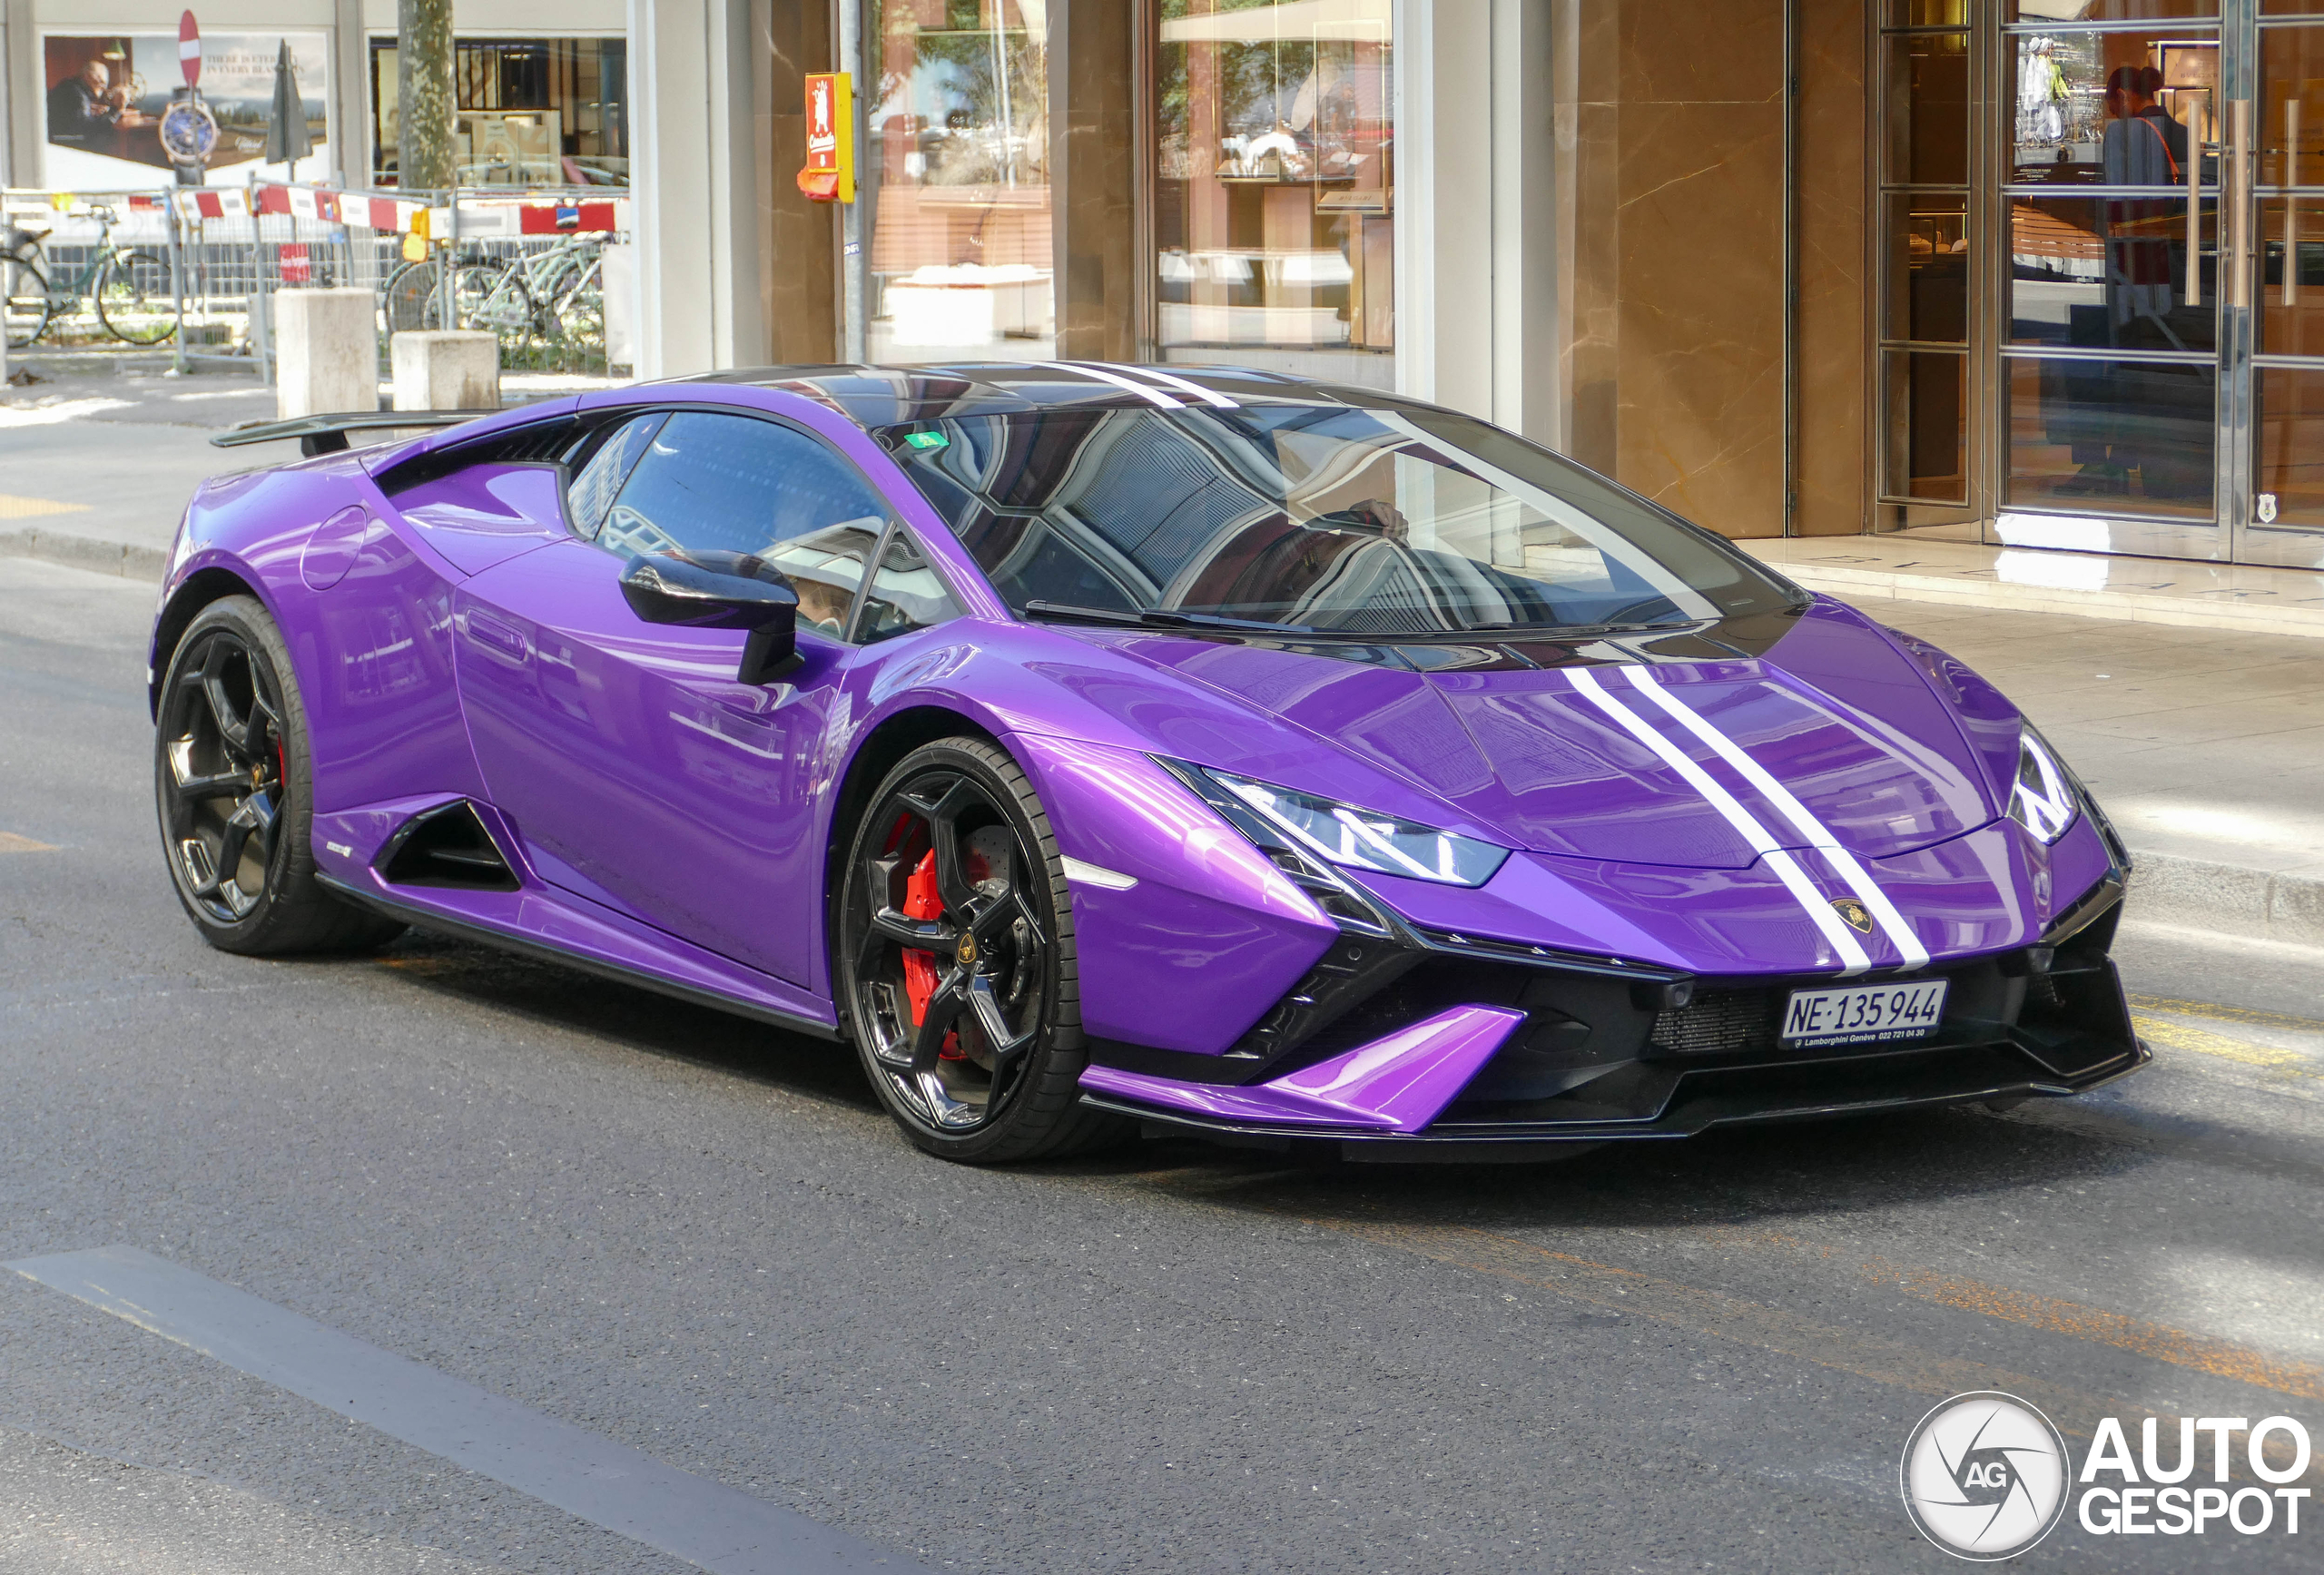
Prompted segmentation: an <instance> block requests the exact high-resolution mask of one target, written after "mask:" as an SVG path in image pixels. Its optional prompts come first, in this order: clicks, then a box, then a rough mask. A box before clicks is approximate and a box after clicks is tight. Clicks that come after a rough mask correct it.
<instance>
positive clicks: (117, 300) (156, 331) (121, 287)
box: [96, 251, 178, 345]
mask: <svg viewBox="0 0 2324 1575" xmlns="http://www.w3.org/2000/svg"><path fill="white" fill-rule="evenodd" d="M96 297H97V320H98V321H100V322H102V323H103V324H104V325H105V331H106V332H107V333H109V334H111V335H113V338H115V339H117V340H124V341H126V342H127V343H130V344H133V345H157V344H160V343H161V342H162V340H166V339H168V338H169V337H170V336H171V335H172V334H174V333H176V332H177V331H178V298H177V292H176V291H175V290H172V289H171V287H170V265H169V264H168V263H167V262H165V261H162V259H161V258H159V257H156V256H154V255H153V253H152V252H150V251H117V252H115V253H113V257H112V258H111V259H110V260H109V261H107V262H106V263H105V265H104V268H103V271H100V272H99V273H98V275H97V287H96Z"/></svg>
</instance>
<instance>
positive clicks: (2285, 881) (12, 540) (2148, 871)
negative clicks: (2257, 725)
mask: <svg viewBox="0 0 2324 1575" xmlns="http://www.w3.org/2000/svg"><path fill="white" fill-rule="evenodd" d="M0 556H16V557H32V558H41V559H44V560H45V561H47V562H49V563H56V564H64V565H66V566H70V567H73V568H78V569H94V570H95V571H96V572H97V573H99V574H108V575H119V576H121V577H122V578H123V579H130V580H144V581H147V582H150V583H152V584H154V585H159V584H160V583H161V580H162V574H163V572H164V571H165V570H166V569H167V567H168V566H169V560H170V555H169V554H168V553H167V552H164V551H162V549H160V548H158V547H150V546H131V545H130V544H129V543H127V542H115V541H101V540H99V539H97V538H96V537H94V536H73V535H70V534H67V533H65V532H62V531H44V530H15V531H0ZM1931 599H1932V600H1939V599H1942V600H1952V599H1954V598H1953V597H1952V596H1945V597H1941V598H1939V597H1932V598H1931ZM2131 854H2132V864H2133V868H2132V873H2131V896H2132V898H2133V899H2135V900H2136V901H2137V904H2138V907H2139V909H2140V910H2142V913H2141V917H2143V918H2149V919H2152V920H2157V921H2160V922H2163V923H2171V924H2177V925H2181V926H2183V927H2185V928H2187V929H2191V930H2210V931H2211V932H2213V933H2214V934H2219V935H2226V936H2230V937H2233V938H2236V939H2239V940H2274V941H2281V942H2286V943H2289V944H2290V945H2294V946H2316V947H2324V877H2315V876H2305V875H2279V874H2273V873H2270V871H2266V870H2254V869H2250V868H2247V867H2246V866H2243V865H2240V864H2221V863H2214V862H2212V861H2209V860H2205V859H2189V858H2184V857H2181V856H2180V855H2178V854H2174V853H2149V852H2142V851H2139V850H2138V849H2136V848H2133V849H2132V850H2131Z"/></svg>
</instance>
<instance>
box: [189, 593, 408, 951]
mask: <svg viewBox="0 0 2324 1575" xmlns="http://www.w3.org/2000/svg"><path fill="white" fill-rule="evenodd" d="M291 672H292V668H291V653H290V651H289V650H288V648H286V647H285V646H284V645H283V643H282V636H281V634H280V633H279V632H278V631H277V630H276V628H275V626H274V620H273V619H272V618H270V617H269V616H267V614H266V609H265V608H264V607H263V606H261V605H260V604H259V603H258V601H257V600H256V599H254V598H252V597H250V596H228V597H226V598H224V599H223V600H221V601H216V602H212V603H211V604H210V605H208V606H206V607H204V608H202V611H201V612H200V613H199V614H198V615H196V616H195V617H194V620H193V622H192V624H191V625H188V626H187V628H186V632H185V635H184V637H183V638H182V639H180V640H179V641H178V644H177V648H176V650H174V651H172V653H171V654H170V664H169V674H168V676H167V677H166V678H165V679H163V681H162V692H161V706H160V711H159V714H158V716H157V720H156V725H155V727H154V730H153V797H154V805H155V810H156V812H157V813H158V815H159V818H160V821H161V827H162V857H163V859H164V861H166V862H167V863H168V864H169V867H170V881H171V884H172V886H173V887H174V888H175V889H176V891H177V894H178V901H180V902H181V903H182V904H183V905H184V908H185V911H186V916H187V917H188V918H190V919H192V920H193V925H194V928H195V929H197V930H200V931H202V939H203V940H206V941H208V942H209V943H210V944H211V945H212V946H214V947H216V948H217V949H218V950H221V951H231V952H238V953H240V954H241V955H243V956H248V957H281V956H285V955H289V954H291V953H295V952H317V951H363V950H371V949H373V948H376V947H379V946H383V945H385V944H386V943H387V942H389V941H390V940H394V939H395V938H396V937H397V936H399V935H400V934H402V933H403V930H404V926H403V925H402V924H400V923H399V922H397V921H396V920H390V919H385V918H381V917H380V916H379V915H378V914H375V913H372V912H369V911H367V910H364V909H360V908H356V907H354V906H352V905H350V904H349V903H346V902H343V901H340V899H339V898H337V897H335V896H333V895H332V894H331V893H330V891H327V890H325V889H324V887H323V885H322V883H321V882H320V881H317V880H316V879H315V851H314V844H313V841H312V837H313V832H314V810H313V802H314V795H313V792H312V786H313V782H314V760H313V756H312V754H311V753H310V750H309V745H308V733H307V710H306V706H305V704H303V703H302V702H301V701H300V696H299V686H298V684H295V683H292V682H289V681H288V679H289V676H290V674H291Z"/></svg>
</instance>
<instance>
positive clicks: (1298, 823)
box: [1202, 767, 1509, 886]
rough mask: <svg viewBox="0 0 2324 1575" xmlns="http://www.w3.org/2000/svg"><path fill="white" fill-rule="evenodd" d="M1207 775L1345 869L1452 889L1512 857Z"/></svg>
mask: <svg viewBox="0 0 2324 1575" xmlns="http://www.w3.org/2000/svg"><path fill="white" fill-rule="evenodd" d="M1202 772H1203V774H1204V775H1205V776H1206V777H1208V778H1209V779H1210V780H1211V781H1212V782H1215V783H1217V784H1218V785H1219V786H1220V787H1222V788H1225V789H1226V791H1227V792H1229V793H1231V794H1233V795H1234V796H1235V799H1236V802H1240V803H1242V804H1244V805H1246V806H1247V807H1248V808H1249V809H1250V810H1251V811H1252V812H1254V813H1256V815H1258V816H1259V817H1260V818H1261V819H1262V820H1264V821H1265V822H1267V823H1268V824H1269V825H1271V826H1273V827H1275V830H1277V831H1279V832H1282V833H1283V834H1284V835H1285V837H1288V838H1289V839H1290V840H1291V842H1292V843H1293V845H1294V846H1295V847H1298V848H1300V849H1302V850H1304V851H1306V852H1309V853H1313V854H1314V855H1315V857H1317V858H1319V859H1324V860H1327V861H1330V862H1332V863H1334V864H1338V865H1340V866H1342V867H1343V868H1344V869H1349V870H1370V871H1374V872H1376V873H1378V874H1382V875H1402V876H1403V877H1405V878H1406V879H1407V880H1413V881H1438V882H1440V883H1441V884H1443V885H1447V886H1482V885H1483V884H1484V883H1485V882H1486V881H1490V880H1492V876H1493V871H1496V870H1498V869H1500V868H1501V866H1502V861H1504V860H1505V859H1507V858H1508V857H1509V850H1508V849H1506V848H1496V847H1494V846H1493V845H1492V843H1491V842H1478V841H1477V840H1476V839H1475V838H1473V837H1462V836H1456V835H1455V834H1454V833H1452V832H1440V831H1438V830H1437V829H1436V828H1435V827H1434V826H1423V825H1418V824H1416V823H1414V822H1411V821H1400V820H1397V819H1396V818H1395V817H1394V816H1393V815H1383V814H1377V813H1374V812H1373V811H1370V810H1359V809H1355V808H1353V807H1351V806H1350V805H1347V804H1343V803H1337V802H1334V801H1333V800H1330V799H1325V798H1317V797H1316V796H1315V794H1313V793H1303V792H1294V791H1293V790H1291V789H1290V788H1283V787H1275V786H1272V785H1271V784H1269V783H1263V782H1253V781H1252V780H1251V779H1250V778H1248V777H1240V776H1233V775H1230V774H1228V773H1226V772H1223V771H1212V770H1210V769H1209V768H1208V767H1204V768H1202Z"/></svg>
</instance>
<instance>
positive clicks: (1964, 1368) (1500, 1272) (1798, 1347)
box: [1282, 1210, 2324, 1482]
mask: <svg viewBox="0 0 2324 1575" xmlns="http://www.w3.org/2000/svg"><path fill="white" fill-rule="evenodd" d="M1282 1212H1284V1213H1285V1214H1287V1215H1292V1216H1293V1217H1295V1218H1298V1219H1300V1220H1301V1221H1302V1223H1304V1224H1306V1225H1312V1226H1317V1227H1318V1228H1321V1229H1324V1230H1329V1231H1334V1232H1337V1233H1340V1234H1342V1235H1352V1236H1354V1237H1356V1238H1358V1239H1360V1240H1363V1241H1367V1242H1371V1243H1373V1244H1374V1245H1378V1246H1384V1247H1391V1248H1393V1249H1395V1250H1396V1251H1399V1252H1406V1253H1412V1254H1413V1255H1417V1256H1420V1257H1424V1258H1429V1259H1432V1260H1433V1261H1435V1262H1437V1263H1441V1264H1449V1265H1452V1266H1454V1267H1456V1268H1463V1269H1468V1270H1471V1271H1472V1272H1474V1273H1477V1274H1482V1275H1493V1276H1494V1277H1496V1278H1499V1279H1505V1280H1511V1281H1515V1282H1518V1283H1521V1284H1523V1285H1532V1286H1535V1287H1536V1288H1538V1289H1541V1290H1545V1291H1551V1292H1554V1293H1556V1294H1559V1295H1561V1296H1566V1297H1570V1298H1571V1299H1573V1300H1575V1301H1580V1302H1587V1303H1590V1304H1592V1305H1594V1306H1600V1307H1604V1308H1607V1309H1609V1310H1610V1311H1613V1312H1618V1313H1625V1314H1630V1315H1631V1316H1634V1317H1640V1318H1648V1319H1651V1320H1653V1321H1654V1322H1656V1323H1659V1324H1670V1325H1672V1326H1674V1327H1676V1328H1679V1329H1683V1330H1685V1331H1687V1332H1688V1333H1689V1334H1702V1335H1709V1336H1711V1337H1713V1338H1715V1339H1720V1340H1728V1341H1732V1342H1734V1343H1735V1344H1741V1345H1748V1346H1751V1347H1754V1348H1755V1349H1758V1350H1761V1351H1769V1352H1773V1353H1775V1354H1777V1355H1779V1356H1788V1357H1792V1358H1794V1359H1795V1360H1797V1361H1802V1362H1809V1363H1814V1364H1816V1365H1817V1366H1819V1367H1829V1368H1833V1369H1835V1370H1837V1371H1838V1372H1842V1373H1852V1374H1854V1375H1855V1376H1856V1377H1858V1378H1864V1379H1868V1380H1870V1381H1871V1382H1873V1383H1879V1384H1885V1385H1887V1386H1889V1387H1892V1388H1897V1389H1905V1390H1910V1391H1912V1392H1913V1393H1918V1394H1931V1395H1936V1396H1939V1397H1942V1396H1945V1395H1953V1394H1961V1393H1966V1392H1968V1391H1970V1390H1974V1389H1998V1390H2001V1391H2003V1392H2004V1393H2009V1394H2014V1395H2016V1396H2017V1397H2018V1398H2019V1399H2021V1400H2026V1401H2031V1402H2032V1403H2033V1404H2035V1405H2038V1406H2040V1407H2041V1408H2042V1409H2043V1411H2044V1412H2047V1413H2049V1415H2050V1418H2051V1420H2052V1421H2053V1422H2056V1423H2057V1424H2058V1426H2059V1427H2060V1428H2061V1429H2063V1431H2065V1432H2070V1433H2073V1435H2075V1436H2076V1437H2079V1438H2087V1437H2089V1436H2091V1434H2092V1432H2093V1430H2094V1429H2095V1428H2096V1427H2097V1425H2098V1421H2099V1419H2100V1418H2101V1417H2106V1416H2113V1417H2120V1418H2122V1419H2124V1420H2125V1422H2128V1423H2129V1424H2131V1425H2132V1427H2133V1428H2135V1425H2136V1423H2137V1422H2140V1421H2142V1420H2143V1419H2144V1418H2146V1417H2148V1416H2151V1415H2155V1416H2159V1415H2161V1414H2162V1413H2159V1412H2153V1411H2150V1410H2148V1409H2146V1408H2144V1407H2142V1406H2136V1405H2132V1404H2129V1403H2124V1402H2122V1401H2117V1400H2112V1399H2109V1398H2107V1397H2105V1396H2103V1395H2097V1394H2092V1393H2088V1392H2086V1391H2084V1390H2079V1389H2073V1388H2070V1387H2068V1386H2066V1385H2064V1384H2059V1383H2050V1382H2049V1381H2048V1380H2046V1379H2042V1378H2036V1377H2034V1376H2033V1375H2032V1374H2030V1373H2014V1372H2011V1371H2010V1370H2008V1369H2006V1368H2002V1367H1995V1366H1992V1365H1990V1364H1988V1363H1983V1362H1973V1361H1970V1360H1967V1359H1965V1358H1963V1357H1954V1356H1939V1355H1936V1354H1934V1353H1931V1352H1927V1351H1924V1350H1922V1349H1920V1348H1919V1347H1918V1346H1915V1345H1908V1344H1905V1343H1904V1342H1902V1341H1898V1340H1887V1339H1883V1338H1882V1337H1880V1336H1879V1335H1876V1334H1861V1333H1859V1332H1857V1331H1856V1330H1854V1329H1846V1328H1841V1327H1839V1326H1838V1325H1837V1324H1824V1323H1819V1322H1817V1320H1815V1319H1812V1318H1806V1317H1802V1316H1800V1315H1799V1314H1795V1313H1788V1312H1786V1311H1784V1310H1783V1309H1781V1308H1779V1307H1770V1306H1767V1305H1765V1304H1761V1303H1758V1302H1752V1301H1748V1300H1746V1299H1744V1298H1743V1297H1740V1296H1730V1295H1728V1294H1726V1293H1724V1292H1721V1291H1712V1290H1706V1289H1703V1288H1702V1287H1700V1286H1697V1285H1684V1284H1681V1283H1679V1281H1676V1280H1666V1279H1662V1278H1660V1277H1659V1276H1657V1275H1646V1274H1640V1273H1639V1272H1638V1271H1636V1270H1634V1269H1621V1268H1616V1267H1614V1266H1613V1265H1610V1264H1601V1263H1595V1262H1592V1261H1591V1260H1590V1259H1588V1258H1583V1257H1577V1256H1575V1255H1572V1254H1571V1253H1561V1252H1556V1251H1553V1250H1551V1248H1548V1247H1542V1246H1536V1245H1533V1244H1532V1243H1531V1242H1527V1241H1521V1240H1519V1239H1518V1238H1517V1237H1514V1236H1505V1235H1496V1234H1494V1233H1493V1232H1491V1231H1484V1230H1478V1229H1476V1228H1474V1227H1473V1226H1411V1225H1396V1224H1392V1223H1387V1222H1373V1221H1361V1220H1348V1219H1323V1218H1316V1217H1315V1216H1306V1215H1295V1214H1293V1211H1290V1210H1284V1211H1282ZM1972 1310H1974V1311H1977V1312H1987V1313H1991V1311H1992V1309H1991V1308H1989V1307H1975V1308H1973V1309H1972ZM1993 1315H2001V1314H1993ZM2150 1327H2153V1326H2152V1325H2150ZM2171 1333H2176V1331H2171ZM2101 1343H2102V1344H2112V1342H2104V1341H2102V1342H2101ZM2219 1344H2221V1345H2224V1344H2225V1343H2224V1342H2220V1343H2219ZM2230 1349H2232V1347H2230ZM2248 1355H2249V1356H2250V1357H2251V1358H2252V1360H2253V1362H2254V1363H2259V1364H2265V1363H2271V1362H2273V1361H2274V1359H2273V1358H2269V1357H2263V1356H2260V1355H2259V1354H2258V1353H2256V1352H2255V1353H2248ZM2165 1359H2166V1360H2167V1358H2165ZM2253 1371H2271V1375H2272V1376H2275V1377H2279V1378H2280V1377H2285V1376H2288V1374H2286V1373H2281V1372H2272V1370H2268V1369H2265V1368H2264V1367H2262V1366H2255V1367H2254V1368H2253ZM2241 1381H2242V1382H2245V1383H2252V1382H2255V1381H2254V1380H2253V1379H2250V1378H2244V1379H2242V1380H2241ZM2301 1382H2303V1383H2305V1382H2307V1380H2306V1379H2302V1380H2301ZM2263 1387H2271V1388H2272V1387H2274V1385H2273V1384H2266V1385H2263ZM2284 1393H2305V1391H2303V1390H2299V1389H2293V1390H2287V1391H2284ZM2270 1453H2271V1454H2272V1453H2273V1452H2272V1451H2271V1452H2270ZM2287 1456H2288V1452H2287ZM2304 1480H2309V1481H2319V1482H2324V1459H2319V1460H2316V1461H2314V1462H2312V1463H2311V1464H2310V1466H2309V1473H2308V1477H2307V1479H2304Z"/></svg>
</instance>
